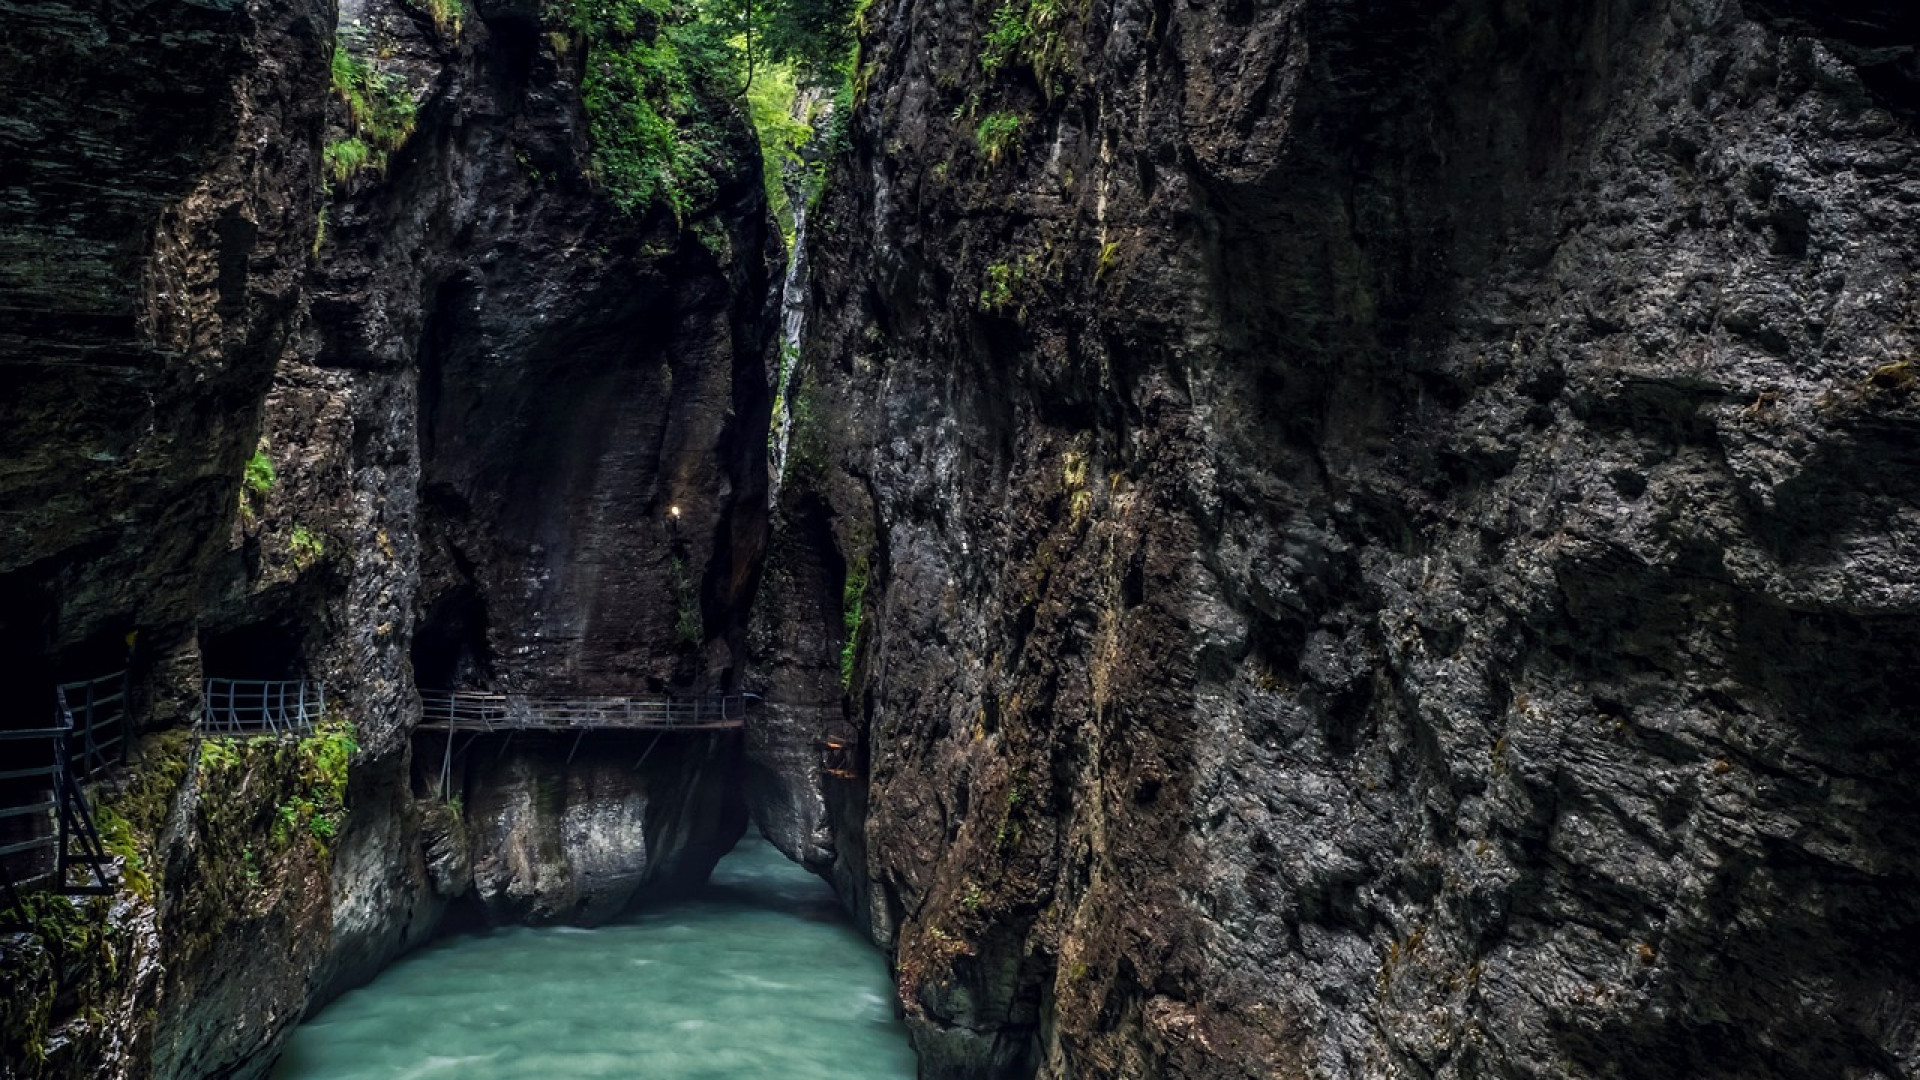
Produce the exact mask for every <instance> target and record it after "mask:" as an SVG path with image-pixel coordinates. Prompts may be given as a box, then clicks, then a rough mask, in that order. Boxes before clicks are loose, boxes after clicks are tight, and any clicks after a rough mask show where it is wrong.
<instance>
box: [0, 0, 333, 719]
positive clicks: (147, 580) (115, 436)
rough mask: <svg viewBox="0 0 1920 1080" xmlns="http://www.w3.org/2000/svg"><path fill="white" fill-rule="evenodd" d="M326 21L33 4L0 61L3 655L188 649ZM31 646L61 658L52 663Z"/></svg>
mask: <svg viewBox="0 0 1920 1080" xmlns="http://www.w3.org/2000/svg"><path fill="white" fill-rule="evenodd" d="M331 25H332V10H331V5H329V4H325V3H320V2H306V0H271V2H257V3H242V2H238V0H233V2H212V3H202V4H195V5H191V6H189V7H185V8H175V7H174V6H170V5H161V6H155V5H151V4H144V3H134V2H126V3H121V2H112V3H105V4H85V5H77V4H76V5H69V4H39V5H33V6H32V7H31V9H23V10H20V11H14V12H10V13H9V18H8V33H7V34H6V42H5V44H3V45H0V72H4V75H0V110H4V114H5V118H6V119H5V122H4V123H0V160H4V161H5V162H6V164H5V165H4V166H0V379H4V390H3V391H0V399H3V400H4V401H5V403H6V404H5V409H6V413H5V420H6V422H5V423H4V424H0V429H3V430H4V434H0V440H4V441H0V460H4V461H5V462H6V466H5V470H4V473H3V474H0V521H4V524H0V529H3V530H4V537H5V538H4V542H3V543H0V611H3V612H4V614H0V656H4V657H5V660H4V663H5V664H6V668H5V670H6V672H7V673H8V678H9V681H10V682H11V683H13V684H15V685H24V686H26V687H30V688H32V691H33V693H34V694H35V696H36V704H37V695H38V693H39V692H42V691H44V692H45V693H46V694H48V695H49V696H50V695H51V692H52V686H51V678H50V677H64V678H79V677H84V676H88V675H93V674H98V673H99V672H100V671H101V670H103V669H110V668H112V667H122V666H125V653H126V646H125V644H124V643H123V639H124V636H125V635H126V634H127V633H128V632H130V631H133V630H136V629H137V630H140V631H142V633H143V637H144V641H145V645H144V648H146V649H149V650H151V649H154V648H155V647H160V648H161V650H162V651H165V650H167V649H171V648H172V647H174V646H177V645H178V643H179V639H180V638H181V637H182V636H183V635H186V634H190V633H191V630H192V627H193V623H194V618H195V614H196V611H197V608H198V604H199V595H198V592H199V588H200V585H201V582H202V581H203V580H204V578H205V576H206V573H207V570H208V564H209V562H210V561H211V560H212V559H213V558H214V557H215V556H216V555H217V553H218V551H219V550H220V546H221V543H222V541H223V540H224V538H225V535H226V523H227V520H228V516H229V514H230V512H231V507H232V505H233V501H234V496H235V492H236V491H237V489H238V481H239V476H240V471H241V463H242V461H244V460H245V458H246V456H247V451H248V443H249V441H250V440H251V437H252V433H253V431H254V430H255V428H256V427H257V425H258V423H259V419H260V410H261V399H262V396H263V395H264V393H265V391H266V388H267V384H268V381H269V380H270V379H271V377H272V374H273V369H274V363H275V361H276V359H277V358H278V357H279V355H280V353H281V350H282V349H283V348H284V346H285V343H286V341H287V340H288V338H289V336H290V335H291V333H292V332H293V329H294V323H295V318H296V314H297V305H298V300H299V295H300V288H299V286H300V282H301V278H302V275H303V273H304V263H305V257H306V252H307V250H308V249H309V247H310V246H311V244H312V239H313V222H314V220H315V212H316V208H317V205H318V192H317V191H316V190H315V187H314V185H313V184H312V182H311V178H312V177H313V176H314V174H315V169H316V167H317V157H318V152H319V135H320V130H321V124H322V121H323V118H324V115H325V108H326V89H325V87H326V51H325V49H326V42H327V38H328V35H329V33H330V28H331ZM49 653H52V654H53V655H54V657H55V659H53V661H52V662H49V661H48V656H49Z"/></svg>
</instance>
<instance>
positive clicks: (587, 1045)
mask: <svg viewBox="0 0 1920 1080" xmlns="http://www.w3.org/2000/svg"><path fill="white" fill-rule="evenodd" d="M892 996H893V989H892V985H891V984H890V983H889V982H888V980H887V972H886V965H885V963H884V961H882V959H881V957H880V954H879V953H877V952H875V951H874V950H873V947H872V946H871V945H869V944H867V942H866V940H865V939H864V938H862V937H861V936H860V935H859V934H857V933H855V932H854V930H853V928H852V927H851V926H849V925H848V924H847V923H846V921H845V920H844V919H843V918H842V916H841V914H840V908H839V905H838V904H836V903H835V902H834V899H833V894H832V893H831V892H830V891H828V889H827V887H826V885H824V884H823V883H821V882H820V881H819V879H817V878H815V877H813V876H812V875H811V874H808V873H807V872H806V871H804V870H802V869H800V868H799V867H798V866H795V865H794V864H793V863H791V862H788V861H787V860H786V859H785V858H784V857H782V856H781V855H780V853H779V852H777V851H775V850H774V849H773V847H772V846H771V845H769V844H767V843H766V842H765V841H764V840H761V839H760V838H759V837H758V836H749V838H748V839H746V840H743V841H741V843H740V846H739V847H737V848H735V849H734V850H733V853H732V854H730V855H728V856H727V857H726V858H725V859H724V860H722V861H721V863H720V865H719V867H718V868H716V869H715V870H714V874H713V880H712V882H711V883H710V884H709V885H708V887H707V888H706V890H705V891H704V892H703V893H702V894H701V895H699V896H697V897H695V898H693V899H691V900H688V901H686V902H683V903H677V904H674V905H672V906H668V907H660V908H656V909H651V910H647V911H643V912H641V913H639V914H636V915H635V916H634V917H632V918H631V919H628V920H626V921H624V922H622V923H620V924H618V925H614V926H607V927H602V928H600V929H597V930H573V929H547V930H531V929H525V928H516V929H510V930H499V931H495V932H493V933H490V934H484V935H477V936H466V937H456V938H449V939H446V940H443V941H440V942H437V943H435V944H433V945H431V946H429V947H427V948H425V949H422V950H421V951H419V952H417V953H415V954H413V955H412V956H409V957H407V958H406V959H404V960H402V961H400V962H399V963H397V964H395V965H394V966H393V967H391V968H389V969H388V970H386V971H385V972H383V973H381V975H380V977H379V978H378V979H375V980H374V981H373V982H372V983H371V984H370V985H368V986H366V987H363V988H361V989H359V990H355V991H353V992H351V993H349V994H346V995H345V996H343V997H341V998H340V1000H338V1001H336V1002H334V1003H333V1004H331V1005H329V1006H327V1007H326V1008H325V1009H323V1010H322V1011H321V1012H320V1014H319V1015H318V1016H316V1017H314V1018H313V1020H312V1021H310V1022H308V1023H307V1024H305V1025H303V1026H302V1027H301V1028H300V1030H298V1031H297V1032H295V1033H294V1035H293V1039H292V1041H291V1043H290V1044H289V1046H288V1049H287V1053H286V1056H285V1057H284V1058H282V1059H281V1062H280V1065H279V1067H278V1068H277V1069H276V1070H275V1071H274V1073H273V1078H274V1080H438V1078H446V1080H456V1078H457V1080H589V1078H591V1080H602V1078H608V1080H611V1078H619V1080H829V1078H831V1080H911V1078H912V1077H913V1075H914V1060H913V1052H912V1051H911V1050H910V1049H908V1046H907V1038H906V1031H905V1029H904V1028H903V1027H902V1026H901V1025H900V1024H899V1022H898V1021H896V1020H895V1019H894V1015H893V1008H892V1005H891V1002H892Z"/></svg>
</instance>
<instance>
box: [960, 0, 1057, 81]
mask: <svg viewBox="0 0 1920 1080" xmlns="http://www.w3.org/2000/svg"><path fill="white" fill-rule="evenodd" d="M1065 14H1066V7H1065V0H1003V2H1002V3H1001V5H1000V6H999V7H997V8H995V9H994V10H993V14H992V15H990V16H988V20H987V35H986V39H985V43H984V44H985V47H984V48H983V49H982V50H981V52H980V70H982V71H984V72H986V73H987V74H988V75H989V76H991V75H993V74H995V73H996V72H998V71H999V70H1000V69H1002V68H1004V67H1007V66H1009V65H1012V64H1015V63H1023V64H1025V65H1027V67H1029V68H1031V69H1032V71H1033V73H1034V75H1035V76H1036V77H1037V78H1038V79H1039V80H1040V84H1041V85H1042V86H1043V87H1045V88H1046V89H1047V92H1048V93H1049V94H1052V93H1054V92H1056V91H1057V90H1058V89H1059V85H1058V84H1059V82H1060V81H1061V79H1062V78H1063V76H1064V75H1065V73H1066V69H1067V59H1066V56H1065V48H1064V46H1065V40H1064V36H1063V35H1062V34H1061V32H1060V31H1061V29H1062V26H1061V24H1062V22H1063V21H1064V16H1065Z"/></svg>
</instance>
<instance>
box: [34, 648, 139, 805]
mask: <svg viewBox="0 0 1920 1080" xmlns="http://www.w3.org/2000/svg"><path fill="white" fill-rule="evenodd" d="M53 692H54V700H55V704H56V707H57V708H58V710H59V712H60V713H61V715H63V716H65V717H66V719H67V723H68V725H69V726H70V727H71V729H72V731H71V734H69V735H68V736H67V749H68V752H69V754H70V755H71V756H72V760H73V763H74V771H75V774H76V775H77V777H78V778H79V779H80V780H81V781H82V782H83V783H84V782H86V781H89V780H95V779H98V778H99V776H100V775H101V774H102V773H104V772H106V771H107V770H108V769H111V768H113V767H115V766H118V765H125V764H126V763H127V746H128V743H130V742H131V741H132V740H131V738H130V736H131V734H132V733H131V731H130V730H129V725H130V722H131V711H130V710H129V709H128V708H127V673H126V672H124V671H116V672H114V673H113V674H111V675H102V676H101V677H99V678H97V679H83V680H81V681H79V682H69V683H61V684H60V685H59V686H56V687H54V691H53Z"/></svg>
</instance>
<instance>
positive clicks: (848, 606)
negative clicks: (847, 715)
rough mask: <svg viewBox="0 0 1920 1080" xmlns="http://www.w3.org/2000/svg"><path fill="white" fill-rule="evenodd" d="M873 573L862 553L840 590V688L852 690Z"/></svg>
mask: <svg viewBox="0 0 1920 1080" xmlns="http://www.w3.org/2000/svg"><path fill="white" fill-rule="evenodd" d="M871 573H872V568H871V566H870V556H868V555H867V554H866V553H865V552H862V553H861V554H859V555H858V556H856V557H855V559H854V561H853V562H852V563H851V564H849V565H848V567H847V579H846V582H845V584H843V585H842V586H841V589H840V600H841V605H842V615H841V618H842V620H843V621H844V623H845V628H846V639H845V642H844V643H843V644H842V645H841V646H840V688H841V689H842V690H851V689H853V672H854V668H855V666H856V665H857V664H858V663H859V659H860V629H861V627H862V626H863V625H865V623H866V604H867V585H868V582H869V578H870V576H871Z"/></svg>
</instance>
